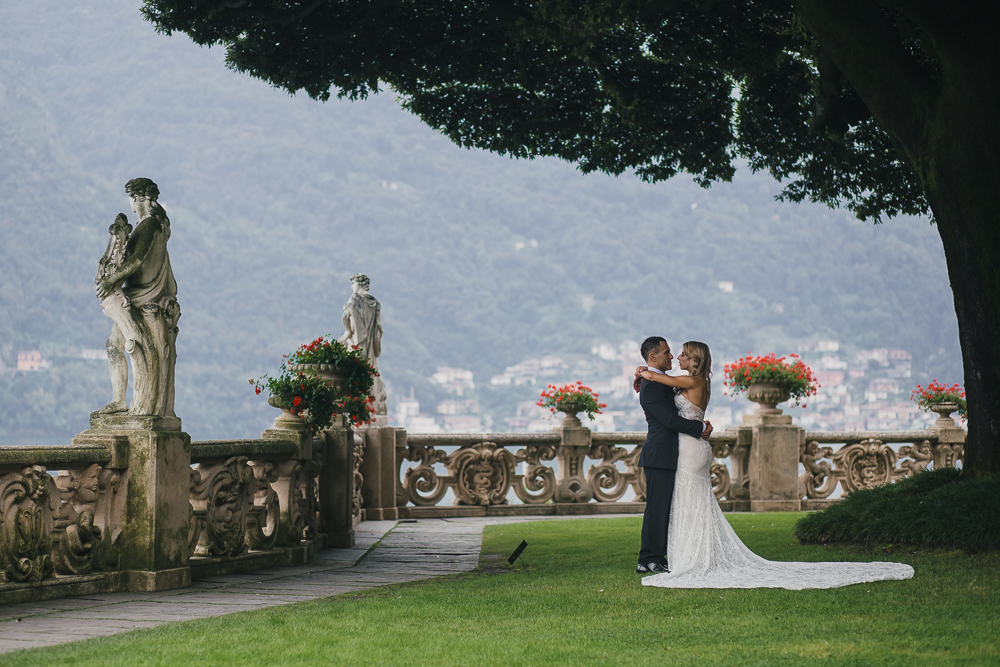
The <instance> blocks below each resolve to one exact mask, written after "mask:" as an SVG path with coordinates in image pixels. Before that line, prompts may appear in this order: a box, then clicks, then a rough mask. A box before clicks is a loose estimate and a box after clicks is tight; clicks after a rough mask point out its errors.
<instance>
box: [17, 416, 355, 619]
mask: <svg viewBox="0 0 1000 667" xmlns="http://www.w3.org/2000/svg"><path fill="white" fill-rule="evenodd" d="M100 418H101V416H100V415H99V416H98V417H97V418H95V420H99V419H100ZM142 425H145V424H140V426H142ZM154 425H155V424H154ZM263 435H264V437H263V438H261V439H259V440H223V441H206V442H194V443H192V442H191V441H190V440H189V439H188V438H187V436H186V434H183V433H182V432H179V431H176V430H174V431H172V430H151V429H143V428H139V427H137V426H134V425H125V426H122V427H120V428H116V429H110V428H98V429H91V430H90V431H87V432H84V433H82V434H80V435H79V436H77V437H76V438H75V439H74V444H72V445H68V446H57V447H0V603H7V604H11V603H17V602H26V601H30V600H45V599H51V598H57V597H66V596H71V595H81V594H92V593H102V592H112V591H119V590H162V589H167V588H177V587H180V586H186V585H188V584H190V582H191V580H192V579H193V578H194V579H197V578H199V577H204V576H215V575H217V574H220V573H225V572H245V571H251V570H255V569H260V568H264V567H274V566H279V565H291V564H302V563H305V562H307V560H308V558H309V556H310V555H311V554H312V553H313V552H315V551H316V550H317V549H319V548H322V547H323V546H324V545H325V546H342V547H346V546H353V544H354V528H353V527H354V523H355V515H356V514H358V513H359V511H360V510H358V509H357V508H355V507H354V505H355V503H354V502H352V499H353V498H354V497H356V496H357V494H356V492H355V488H354V481H355V480H356V479H359V477H358V474H359V473H358V470H357V466H358V464H359V463H360V461H361V459H360V458H359V457H357V456H355V453H354V449H355V447H354V444H355V438H354V436H353V435H352V432H351V430H350V429H348V428H345V427H342V426H338V427H336V428H330V429H328V430H326V431H324V432H323V433H321V434H320V437H317V438H313V437H312V436H311V435H309V433H308V431H306V430H305V426H304V424H303V423H301V420H295V419H282V418H279V419H278V420H276V423H275V428H272V429H268V430H267V431H265V432H264V434H263Z"/></svg>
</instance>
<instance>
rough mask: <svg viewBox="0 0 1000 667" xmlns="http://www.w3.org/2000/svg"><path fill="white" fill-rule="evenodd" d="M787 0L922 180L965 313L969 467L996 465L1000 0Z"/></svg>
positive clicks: (975, 473) (999, 430) (961, 316)
mask: <svg viewBox="0 0 1000 667" xmlns="http://www.w3.org/2000/svg"><path fill="white" fill-rule="evenodd" d="M791 1H792V4H793V6H794V7H795V13H796V14H797V15H798V16H799V18H800V19H801V20H802V22H803V24H804V25H805V26H806V27H807V29H808V30H809V31H810V32H811V33H812V34H813V35H814V36H815V37H816V38H817V40H818V41H819V43H820V44H821V45H822V47H823V48H824V50H826V52H827V53H828V54H830V55H831V57H832V58H833V60H834V62H835V63H836V65H837V67H838V68H839V69H840V71H841V72H842V73H843V75H844V77H845V78H846V79H847V81H848V82H849V83H850V84H851V86H852V87H853V88H854V90H855V92H856V93H857V94H858V96H859V97H860V98H861V99H862V100H863V101H864V103H865V104H866V105H867V106H868V108H869V109H870V110H871V112H872V115H873V116H874V117H875V119H876V120H877V121H878V123H879V125H880V126H881V127H882V129H883V130H885V131H886V132H887V133H888V134H889V136H890V137H891V138H892V139H893V142H894V144H895V145H896V146H897V148H898V150H899V151H900V157H901V158H902V159H903V160H904V161H905V162H906V163H907V164H908V165H909V166H910V168H911V169H913V172H914V173H915V174H916V176H917V179H918V180H919V181H920V183H921V185H922V186H923V189H924V193H925V194H926V195H927V201H928V203H929V204H930V207H931V210H932V211H933V212H934V217H935V219H936V221H937V226H938V233H939V234H940V235H941V240H942V242H943V243H944V254H945V260H946V261H947V263H948V276H949V278H950V280H951V288H952V292H953V293H954V296H955V312H956V314H957V315H958V333H959V339H960V341H961V344H962V360H963V364H964V368H965V388H966V394H967V400H968V408H969V437H968V440H967V442H966V448H965V462H964V473H963V474H964V476H966V477H981V476H983V475H986V474H989V473H992V472H996V471H1000V208H998V202H997V195H998V194H1000V126H998V119H1000V47H998V46H997V44H998V42H997V40H996V36H995V31H996V26H997V24H998V23H1000V4H997V3H977V2H956V3H950V4H949V3H902V4H899V5H895V6H894V5H892V3H884V2H875V1H873V0H840V1H838V2H829V1H827V0H791ZM887 6H892V7H893V9H891V10H889V9H886V7H887ZM892 11H898V12H899V14H900V15H903V16H906V17H908V20H911V21H912V22H913V23H914V24H915V25H916V26H917V27H918V29H920V30H922V31H924V33H925V35H924V37H925V38H926V39H925V41H924V44H925V47H926V48H928V49H929V50H930V51H929V52H930V53H933V57H934V58H935V60H936V64H937V70H936V72H934V73H932V72H931V70H930V69H929V68H927V67H925V66H924V65H922V64H921V63H920V61H919V60H918V59H916V58H914V57H913V55H912V54H911V53H910V51H909V50H908V49H907V48H906V47H904V45H903V44H902V41H901V39H900V34H899V30H898V28H897V27H896V25H895V24H894V23H893V22H892V21H891V20H890V17H889V12H892Z"/></svg>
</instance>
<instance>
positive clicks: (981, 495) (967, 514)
mask: <svg viewBox="0 0 1000 667" xmlns="http://www.w3.org/2000/svg"><path fill="white" fill-rule="evenodd" d="M997 517H1000V474H997V473H994V474H993V475H990V476H987V477H983V478H979V479H964V478H963V477H962V476H961V471H960V470H957V469H955V468H941V469H939V470H932V471H928V472H923V473H920V474H918V475H914V476H913V477H910V478H908V479H904V480H902V481H900V482H897V483H896V484H886V485H884V486H879V487H876V488H874V489H863V490H860V491H855V492H854V493H852V494H851V495H850V496H848V497H847V498H844V499H843V500H842V501H840V502H839V503H837V504H835V505H833V506H831V507H828V508H827V509H825V510H823V511H821V512H814V513H812V514H809V515H807V516H805V517H804V518H802V519H801V520H800V521H799V522H798V523H796V524H795V529H794V531H793V535H794V536H795V538H796V539H798V540H799V541H800V542H803V543H806V544H817V543H853V544H861V545H866V546H876V545H891V544H908V545H914V546H920V547H928V548H954V549H964V550H967V551H982V550H986V549H995V548H998V547H1000V519H998V518H997Z"/></svg>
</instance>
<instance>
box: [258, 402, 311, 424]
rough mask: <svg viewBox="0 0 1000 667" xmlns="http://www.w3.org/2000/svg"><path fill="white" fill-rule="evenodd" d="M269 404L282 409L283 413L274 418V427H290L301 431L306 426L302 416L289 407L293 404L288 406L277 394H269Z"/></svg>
mask: <svg viewBox="0 0 1000 667" xmlns="http://www.w3.org/2000/svg"><path fill="white" fill-rule="evenodd" d="M267 404H268V405H270V406H271V407H272V408H278V409H279V410H281V415H280V416H279V417H278V418H277V419H275V420H274V428H288V429H292V430H295V431H301V430H303V429H305V428H306V423H305V422H304V421H303V420H302V417H299V416H298V415H297V414H295V413H294V412H292V411H291V410H290V409H289V408H291V406H290V405H288V406H286V405H285V404H284V403H283V402H282V400H281V399H280V398H278V397H277V396H269V397H268V399H267Z"/></svg>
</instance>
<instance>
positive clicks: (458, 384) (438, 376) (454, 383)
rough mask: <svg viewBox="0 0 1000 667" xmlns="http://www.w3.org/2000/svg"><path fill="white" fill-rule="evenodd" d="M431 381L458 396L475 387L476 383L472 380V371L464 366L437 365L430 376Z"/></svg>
mask: <svg viewBox="0 0 1000 667" xmlns="http://www.w3.org/2000/svg"><path fill="white" fill-rule="evenodd" d="M431 382H433V383H434V384H436V385H438V386H440V387H443V388H444V389H445V390H446V391H449V392H451V393H453V394H458V395H459V396H462V395H463V394H464V393H465V392H466V391H468V390H472V389H475V388H476V384H475V382H473V380H472V371H470V370H466V369H464V368H449V367H448V366H439V367H438V369H437V373H435V374H434V375H432V376H431Z"/></svg>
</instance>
